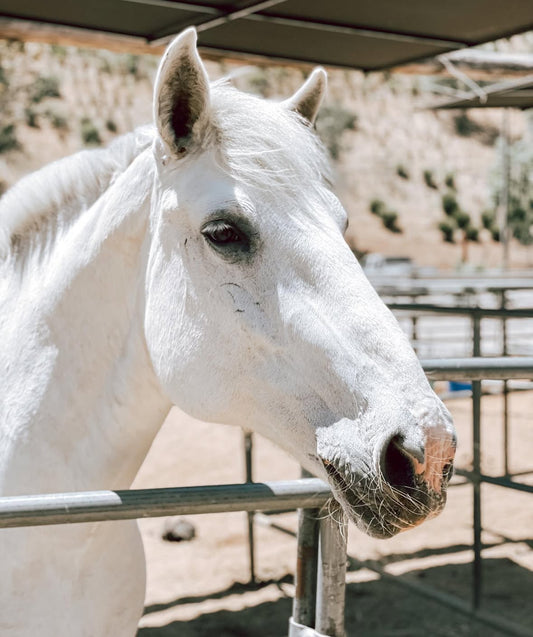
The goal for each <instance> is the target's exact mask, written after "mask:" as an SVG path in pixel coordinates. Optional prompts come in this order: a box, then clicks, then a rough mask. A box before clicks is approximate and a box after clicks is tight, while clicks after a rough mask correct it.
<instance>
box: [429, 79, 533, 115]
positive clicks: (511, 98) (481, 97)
mask: <svg viewBox="0 0 533 637" xmlns="http://www.w3.org/2000/svg"><path fill="white" fill-rule="evenodd" d="M482 107H484V108H520V109H522V110H525V109H527V108H533V75H528V76H527V77H525V78H522V79H520V80H513V81H510V82H509V81H508V82H498V83H497V84H493V85H492V86H490V87H488V88H486V87H483V88H480V91H479V93H470V94H469V95H467V96H463V97H459V98H456V99H451V100H446V101H445V102H441V103H439V104H435V105H433V106H431V107H430V108H431V109H432V110H440V109H452V108H482Z"/></svg>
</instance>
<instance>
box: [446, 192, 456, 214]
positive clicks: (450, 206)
mask: <svg viewBox="0 0 533 637" xmlns="http://www.w3.org/2000/svg"><path fill="white" fill-rule="evenodd" d="M442 209H443V210H444V214H445V215H446V216H447V217H453V216H454V215H455V214H457V212H458V210H459V204H458V203H457V199H456V198H455V195H452V194H451V193H449V192H447V193H446V194H444V195H442Z"/></svg>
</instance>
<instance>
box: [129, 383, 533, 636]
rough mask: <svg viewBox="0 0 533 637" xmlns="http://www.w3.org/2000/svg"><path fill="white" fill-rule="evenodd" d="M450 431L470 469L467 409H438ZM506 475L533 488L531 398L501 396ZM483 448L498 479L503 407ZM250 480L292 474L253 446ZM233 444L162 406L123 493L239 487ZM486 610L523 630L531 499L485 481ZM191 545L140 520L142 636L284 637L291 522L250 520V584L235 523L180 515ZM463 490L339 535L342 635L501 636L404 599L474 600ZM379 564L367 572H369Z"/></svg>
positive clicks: (493, 404) (266, 449)
mask: <svg viewBox="0 0 533 637" xmlns="http://www.w3.org/2000/svg"><path fill="white" fill-rule="evenodd" d="M447 404H448V406H449V408H450V410H451V411H452V413H453V415H454V418H455V422H456V426H457V429H458V433H459V447H458V453H457V466H459V467H469V466H470V463H471V449H472V445H471V442H470V439H471V402H470V399H469V398H456V399H452V400H449V401H448V403H447ZM510 408H511V423H512V427H511V432H512V435H511V444H510V449H511V453H510V458H511V471H512V473H513V474H514V475H517V474H519V476H518V475H517V479H520V480H522V481H529V482H531V481H532V480H533V457H532V450H533V427H532V422H533V421H532V418H533V416H532V414H533V392H516V393H513V394H512V395H511V398H510ZM482 409H483V419H482V434H483V439H482V453H483V468H484V471H485V472H486V473H489V474H495V475H496V474H498V473H501V472H502V467H503V464H502V454H501V448H502V426H501V420H502V419H501V410H502V404H501V398H500V397H499V396H486V397H484V398H483V406H482ZM254 472H255V473H254V479H255V480H256V481H262V480H279V479H292V478H297V477H298V476H299V467H298V465H297V463H296V462H295V461H294V460H292V459H291V458H289V457H288V456H287V455H286V454H285V453H284V452H282V451H280V450H279V449H278V448H277V447H275V446H274V445H273V444H271V443H270V442H268V441H266V440H264V439H260V438H259V437H257V436H256V437H255V445H254ZM243 477H244V461H243V438H242V432H241V430H239V429H237V428H232V427H227V426H222V425H212V424H206V423H202V422H198V421H195V420H193V419H191V418H189V417H188V416H186V415H185V414H183V413H180V412H179V411H178V410H173V411H172V412H171V414H170V416H169V418H168V420H167V422H166V423H165V425H164V427H163V429H162V430H161V432H160V434H159V435H158V437H157V438H156V440H155V442H154V444H153V447H152V449H151V451H150V454H149V456H148V457H147V459H146V461H145V463H144V465H143V467H142V469H141V471H140V473H139V476H138V478H137V480H136V482H135V484H134V488H141V487H142V488H144V487H163V486H187V485H200V484H220V483H231V482H241V481H242V480H243ZM482 498H483V525H484V529H485V530H484V535H483V542H484V544H485V546H486V548H485V551H484V557H485V560H484V564H483V574H484V583H483V605H482V607H483V609H484V610H485V611H488V612H491V613H492V614H494V615H497V616H499V617H501V618H507V619H510V620H514V621H515V622H519V623H521V624H522V625H523V626H524V630H525V632H524V634H528V632H527V631H530V633H529V634H531V635H533V605H532V591H533V551H532V548H533V533H532V532H533V507H532V501H531V496H530V495H529V494H525V493H519V492H516V491H510V490H508V489H502V488H500V487H495V486H490V485H483V488H482ZM188 519H189V520H190V521H191V522H192V523H193V524H194V526H195V528H196V537H195V538H194V539H193V540H192V541H190V542H180V543H175V542H166V541H163V540H162V538H161V536H162V531H163V526H164V519H161V518H159V519H150V520H142V521H141V522H140V525H141V530H142V534H143V537H144V542H145V550H146V559H147V570H148V587H147V597H146V609H145V615H144V617H143V618H142V620H141V623H140V630H139V637H174V636H176V637H178V636H179V637H248V636H250V637H282V636H283V635H286V634H287V621H288V618H289V616H290V614H291V596H292V593H293V584H292V574H293V570H294V566H295V558H296V555H295V547H296V543H295V539H294V536H293V532H294V530H295V524H296V518H295V514H292V513H291V514H284V515H279V516H275V519H274V521H275V523H276V524H277V525H279V526H281V527H283V528H284V529H286V531H287V532H282V531H279V530H276V529H273V528H271V527H267V526H264V525H262V524H259V523H258V524H257V525H256V526H257V529H256V570H257V576H258V579H259V584H257V585H250V584H249V583H248V581H249V563H248V545H247V523H246V514H244V513H232V514H216V515H202V516H190V517H189V518H188ZM471 539H472V487H471V485H469V484H468V483H465V481H464V480H463V479H461V478H459V477H455V478H454V479H453V482H452V486H451V487H450V492H449V500H448V505H447V507H446V509H445V511H444V513H442V514H441V516H439V517H438V518H436V519H434V520H431V521H429V522H427V523H425V524H423V525H422V526H420V527H418V528H416V529H414V530H412V531H409V532H407V533H402V534H400V535H399V536H397V537H396V538H393V539H391V540H385V541H383V540H373V539H371V538H368V537H366V536H364V535H363V534H362V533H360V532H359V531H358V530H357V529H355V528H354V527H350V530H349V556H350V558H351V559H350V563H349V569H348V576H347V579H348V586H347V599H346V627H347V635H348V637H355V636H356V635H357V637H378V636H379V637H389V636H390V637H393V636H394V637H398V636H408V637H418V636H420V637H422V636H424V637H428V636H432V637H435V636H448V635H454V636H457V637H462V636H465V637H466V636H468V637H496V636H498V635H503V634H504V633H502V632H500V631H499V630H495V629H493V628H490V627H488V626H487V625H484V624H480V623H477V622H472V620H470V619H469V618H467V617H466V616H464V615H462V614H461V613H459V612H456V611H453V610H451V609H450V608H447V607H445V606H443V605H440V604H438V603H436V602H435V601H432V600H429V599H428V598H427V597H424V596H423V595H421V594H419V593H415V592H413V591H412V590H410V589H408V588H406V587H405V586H400V585H399V583H401V582H406V581H408V582H414V583H415V584H416V585H418V586H422V588H425V587H426V586H427V585H430V586H433V587H436V588H438V589H439V590H441V591H444V592H448V593H453V594H455V595H458V596H459V597H460V598H461V599H463V600H466V601H468V599H469V598H470V591H471V583H472V579H471V570H472V569H471V565H470V563H469V562H470V559H471V548H470V547H471ZM376 562H377V563H378V564H380V565H381V566H382V567H383V568H385V570H386V573H387V576H385V577H382V576H379V575H377V574H376V573H375V572H374V571H373V570H371V569H370V568H368V566H370V565H372V564H373V563H376Z"/></svg>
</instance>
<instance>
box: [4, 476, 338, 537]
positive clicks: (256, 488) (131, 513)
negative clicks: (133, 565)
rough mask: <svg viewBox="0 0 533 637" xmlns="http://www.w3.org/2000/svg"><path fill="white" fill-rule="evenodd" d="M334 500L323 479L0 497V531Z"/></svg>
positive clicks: (266, 508)
mask: <svg viewBox="0 0 533 637" xmlns="http://www.w3.org/2000/svg"><path fill="white" fill-rule="evenodd" d="M330 498H331V491H330V489H329V487H328V486H327V485H326V484H325V483H324V482H322V480H319V479H318V478H308V479H305V480H286V481H279V482H262V483H261V482H256V483H245V484H225V485H214V486H202V487H180V488H167V489H135V490H134V489H131V490H126V491H85V492H76V493H48V494H44V495H22V496H11V497H4V498H0V528H13V527H21V526H42V525H46V524H66V523H74V522H100V521H104V520H132V519H135V518H149V517H161V516H166V515H185V514H186V515H194V514H198V513H226V512H230V511H273V510H278V509H285V508H286V509H296V508H300V507H303V508H317V507H321V506H323V505H324V504H325V502H326V501H327V500H329V499H330Z"/></svg>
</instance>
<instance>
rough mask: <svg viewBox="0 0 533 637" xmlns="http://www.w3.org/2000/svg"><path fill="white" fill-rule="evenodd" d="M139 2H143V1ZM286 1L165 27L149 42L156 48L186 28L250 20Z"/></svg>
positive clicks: (265, 1)
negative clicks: (253, 15) (252, 16)
mask: <svg viewBox="0 0 533 637" xmlns="http://www.w3.org/2000/svg"><path fill="white" fill-rule="evenodd" d="M137 1H139V2H142V0H137ZM286 1H287V0H262V1H261V2H253V3H251V4H249V5H247V6H245V7H242V8H241V9H235V10H233V11H228V12H221V11H217V13H218V15H217V16H216V17H214V18H209V19H207V20H201V21H199V22H192V23H189V24H187V25H184V24H183V22H179V23H175V24H173V25H170V26H168V27H165V29H164V30H163V31H161V32H159V33H155V34H153V36H152V37H151V38H149V42H150V43H151V44H153V45H154V46H158V45H160V44H166V43H167V42H168V41H169V40H171V39H172V38H173V37H174V35H175V34H176V33H177V32H178V31H180V30H181V29H182V28H183V27H184V26H194V27H196V30H197V31H198V32H202V31H207V30H208V29H214V28H216V27H219V26H221V25H222V24H226V23H227V22H232V21H233V20H240V19H242V18H249V17H250V16H251V15H252V14H254V13H256V12H257V11H265V10H266V9H270V8H271V7H273V6H275V5H277V4H281V3H283V2H286Z"/></svg>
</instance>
